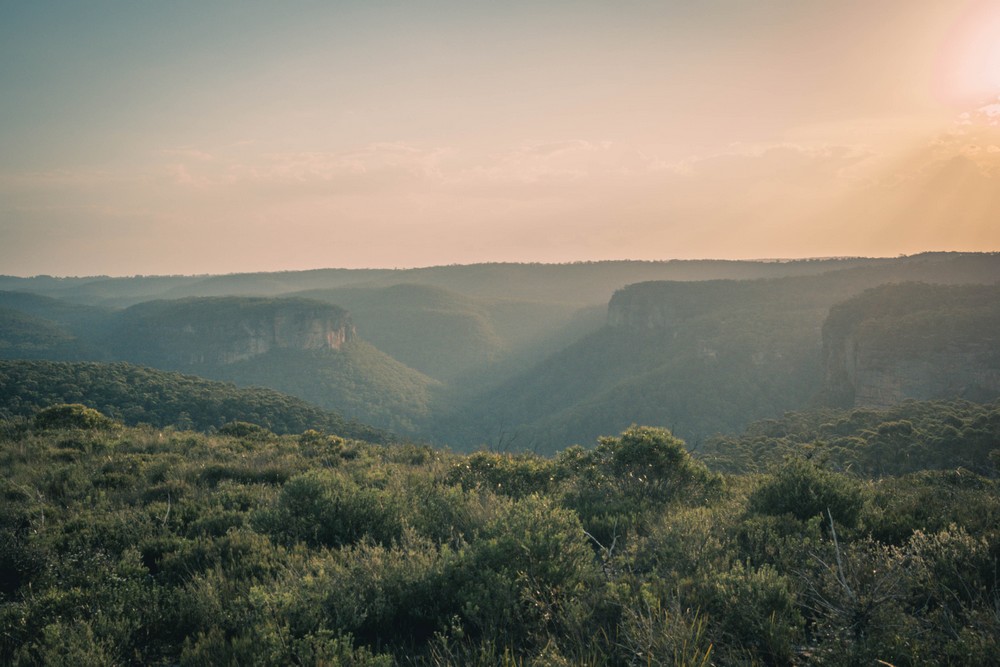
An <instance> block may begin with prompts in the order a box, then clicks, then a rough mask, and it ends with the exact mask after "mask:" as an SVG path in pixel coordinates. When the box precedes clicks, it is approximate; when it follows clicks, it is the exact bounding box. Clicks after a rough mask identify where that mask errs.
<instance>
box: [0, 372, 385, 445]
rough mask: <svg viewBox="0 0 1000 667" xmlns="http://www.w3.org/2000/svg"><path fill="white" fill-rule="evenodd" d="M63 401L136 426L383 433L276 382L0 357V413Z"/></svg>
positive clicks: (25, 412) (378, 436) (380, 436)
mask: <svg viewBox="0 0 1000 667" xmlns="http://www.w3.org/2000/svg"><path fill="white" fill-rule="evenodd" d="M60 403H81V404H84V405H87V406H89V407H92V408H95V409H97V410H100V411H101V412H103V413H104V414H106V415H109V416H111V417H113V418H115V419H119V420H121V421H123V422H125V423H126V424H133V425H134V424H139V423H145V424H151V425H153V426H157V427H164V426H176V427H178V428H182V429H189V428H193V429H198V430H205V429H209V428H217V427H220V426H223V425H224V424H226V423H228V422H233V421H244V422H250V423H254V424H258V425H260V426H263V427H265V428H268V429H270V430H272V431H274V432H275V433H302V432H303V431H305V430H307V429H316V430H319V431H324V432H327V433H335V434H337V435H341V436H343V437H350V438H365V439H367V440H373V441H382V440H384V439H385V437H386V436H385V434H384V433H382V432H380V431H378V430H376V429H373V428H371V427H369V426H365V425H363V424H359V423H357V422H353V421H348V420H346V419H344V418H343V417H341V416H340V415H338V414H336V413H334V412H330V411H329V410H324V409H321V408H318V407H316V406H315V405H312V404H309V403H307V402H305V401H303V400H302V399H299V398H295V397H292V396H289V395H287V394H282V393H279V392H277V391H275V390H273V389H264V388H260V387H253V388H238V387H236V386H235V385H233V384H229V383H224V382H213V381H210V380H205V379H202V378H199V377H193V376H190V375H182V374H180V373H173V372H166V371H160V370H154V369H152V368H146V367H142V366H135V365H132V364H127V363H121V362H118V363H111V364H105V363H82V362H78V363H69V362H66V363H59V362H49V361H0V416H2V417H11V416H23V417H28V416H31V415H33V414H34V413H36V412H37V411H38V410H40V409H43V408H46V407H49V406H52V405H56V404H60Z"/></svg>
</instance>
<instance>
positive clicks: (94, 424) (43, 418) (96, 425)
mask: <svg viewBox="0 0 1000 667" xmlns="http://www.w3.org/2000/svg"><path fill="white" fill-rule="evenodd" d="M32 424H33V426H34V427H35V428H36V429H38V430H49V429H73V428H75V429H83V430H87V431H107V430H111V429H116V428H120V427H121V425H120V424H119V423H118V422H116V421H114V420H113V419H111V418H110V417H106V416H104V415H103V414H101V413H100V412H98V411H97V410H94V409H93V408H88V407H87V406H85V405H80V404H79V403H64V404H60V405H53V406H50V407H47V408H44V409H43V410H39V411H38V413H37V414H36V415H35V417H34V420H33V421H32Z"/></svg>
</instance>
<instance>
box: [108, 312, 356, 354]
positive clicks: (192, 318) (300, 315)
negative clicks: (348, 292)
mask: <svg viewBox="0 0 1000 667" xmlns="http://www.w3.org/2000/svg"><path fill="white" fill-rule="evenodd" d="M354 336H355V333H354V326H353V324H352V323H351V320H350V316H349V314H348V313H347V311H345V310H343V309H342V308H338V307H337V306H332V305H329V304H325V303H321V302H318V301H310V300H307V299H263V298H242V297H241V298H236V297H220V298H192V299H180V300H177V301H155V302H148V303H143V304H140V305H138V306H133V307H132V308H129V309H127V310H125V311H124V313H123V314H122V316H121V318H120V320H119V324H118V326H117V327H116V332H115V335H114V339H115V340H114V344H115V347H116V348H117V350H116V352H117V353H118V355H119V356H121V357H124V358H126V359H129V360H135V361H140V362H142V363H148V364H151V365H159V366H167V367H177V368H186V367H196V366H218V365H225V364H231V363H235V362H238V361H245V360H247V359H251V358H253V357H256V356H259V355H262V354H265V353H267V352H269V351H271V350H277V349H296V350H339V349H340V347H341V346H342V345H344V343H346V342H348V341H350V340H352V339H353V338H354Z"/></svg>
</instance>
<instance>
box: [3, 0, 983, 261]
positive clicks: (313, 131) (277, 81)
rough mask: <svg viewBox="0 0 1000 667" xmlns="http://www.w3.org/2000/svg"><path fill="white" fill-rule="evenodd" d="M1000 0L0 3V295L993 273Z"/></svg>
mask: <svg viewBox="0 0 1000 667" xmlns="http://www.w3.org/2000/svg"><path fill="white" fill-rule="evenodd" d="M998 93H1000V0H985V1H984V0H977V1H962V0H830V1H827V0H671V1H661V2H642V1H636V2H630V1H626V0H622V1H618V2H610V1H607V2H591V1H588V0H573V1H571V2H561V1H557V0H546V1H544V2H540V1H538V0H534V1H531V2H520V1H517V0H507V1H504V2H494V1H490V2H487V1H485V0H483V1H477V0H460V1H454V2H451V1H447V2H446V1H439V2H421V1H417V0H410V1H406V2H402V1H401V2H382V1H378V0H372V1H368V2H361V1H358V2H343V1H342V2H335V1H332V0H331V1H326V2H320V1H318V0H317V1H312V2H306V1H295V0H292V1H283V2H280V3H279V2H266V3H265V2H246V1H240V2H236V1H232V2H228V1H226V2H222V1H217V2H215V1H212V0H199V1H197V2H182V1H170V2H133V1H125V0H122V1H121V2H101V1H98V0H89V1H88V2H50V1H49V0H31V1H30V2H27V1H26V2H17V1H8V2H0V273H4V274H15V275H34V274H38V273H49V274H54V275H91V274H111V275H131V274H154V273H226V272H234V271H254V270H279V269H300V268H315V267H334V266H337V267H362V266H377V267H394V266H399V267H403V266H426V265H433V264H449V263H469V262H479V261H543V262H564V261H575V260H592V259H610V258H633V259H669V258H696V257H720V258H755V257H797V256H829V255H844V254H851V255H896V254H899V253H912V252H919V251H921V250H929V249H942V250H943V249H957V250H1000V198H998V197H1000V195H998V194H997V193H1000V168H998V167H1000V139H998V138H997V134H998V132H1000V128H998V127H997V121H998V120H1000V105H997V104H996V103H997V102H998V97H997V95H998Z"/></svg>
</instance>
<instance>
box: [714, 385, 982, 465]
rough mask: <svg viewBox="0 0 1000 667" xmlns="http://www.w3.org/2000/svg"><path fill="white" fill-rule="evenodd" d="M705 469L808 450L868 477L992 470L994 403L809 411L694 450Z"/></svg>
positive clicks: (754, 426)
mask: <svg viewBox="0 0 1000 667" xmlns="http://www.w3.org/2000/svg"><path fill="white" fill-rule="evenodd" d="M699 453H700V454H701V456H702V458H703V460H704V461H705V462H706V463H708V464H709V466H711V467H712V468H713V469H715V470H720V471H726V472H748V471H753V470H763V469H765V468H767V467H768V466H773V465H774V464H776V463H778V462H780V461H782V460H783V459H784V458H786V457H788V456H800V457H811V458H814V459H815V460H817V461H822V462H823V463H824V464H825V465H826V466H828V467H830V468H832V469H834V470H840V471H847V470H851V471H854V472H856V473H861V474H863V475H865V476H869V477H882V476H887V475H902V474H906V473H912V472H918V471H921V470H941V469H954V468H965V469H968V470H970V471H972V472H975V473H979V474H982V475H992V474H994V473H995V472H996V467H997V465H998V464H1000V460H998V458H997V455H998V453H1000V402H994V403H988V404H981V403H972V402H969V401H962V400H954V401H906V402H904V403H901V404H900V405H897V406H895V407H892V408H887V409H884V410H874V409H863V408H858V409H853V410H833V409H825V410H814V411H811V412H792V413H788V414H786V415H785V416H784V417H783V418H782V419H767V420H763V421H760V422H756V423H754V424H752V425H751V426H750V427H749V428H748V429H747V430H746V431H745V432H744V433H743V434H742V435H740V436H722V437H716V438H713V439H711V440H709V441H708V442H706V443H705V444H704V445H703V447H702V448H701V449H700V451H699Z"/></svg>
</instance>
